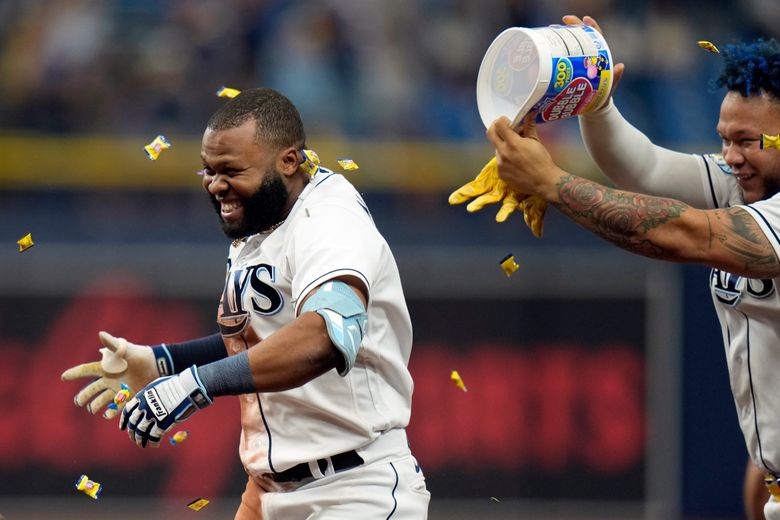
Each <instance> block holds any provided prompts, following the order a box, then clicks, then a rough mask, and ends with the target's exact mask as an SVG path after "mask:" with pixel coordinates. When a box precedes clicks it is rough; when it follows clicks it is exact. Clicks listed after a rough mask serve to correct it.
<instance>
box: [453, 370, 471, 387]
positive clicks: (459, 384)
mask: <svg viewBox="0 0 780 520" xmlns="http://www.w3.org/2000/svg"><path fill="white" fill-rule="evenodd" d="M450 379H452V382H453V383H455V386H457V387H458V388H460V389H461V390H463V391H464V392H468V390H467V389H466V384H465V383H464V382H463V379H461V377H460V374H458V371H457V370H453V371H452V374H450Z"/></svg>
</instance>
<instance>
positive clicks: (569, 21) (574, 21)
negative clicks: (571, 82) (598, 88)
mask: <svg viewBox="0 0 780 520" xmlns="http://www.w3.org/2000/svg"><path fill="white" fill-rule="evenodd" d="M563 23H564V24H566V25H587V26H588V27H593V28H594V29H596V30H597V31H598V32H599V33H600V34H601V35H604V31H602V30H601V26H600V25H599V24H598V22H597V21H596V20H595V19H594V18H593V17H592V16H587V15H586V16H583V17H582V18H580V17H579V16H575V15H573V14H567V15H564V16H563ZM625 69H626V66H625V64H623V63H614V64H612V88H611V89H610V90H609V97H610V98H611V97H612V95H613V94H614V93H615V89H616V88H617V86H618V82H619V81H620V78H622V77H623V72H624V71H625ZM583 116H584V117H587V114H583Z"/></svg>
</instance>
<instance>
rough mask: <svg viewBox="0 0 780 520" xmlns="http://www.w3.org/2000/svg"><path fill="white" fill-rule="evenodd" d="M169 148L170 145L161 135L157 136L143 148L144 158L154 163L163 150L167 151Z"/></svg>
mask: <svg viewBox="0 0 780 520" xmlns="http://www.w3.org/2000/svg"><path fill="white" fill-rule="evenodd" d="M170 147H171V143H169V142H168V140H167V139H166V138H165V136H163V135H158V136H157V137H155V138H154V141H152V142H151V143H149V144H147V145H146V146H144V151H145V152H146V156H147V157H149V159H151V160H152V161H156V160H157V158H158V157H160V154H161V153H162V151H163V150H167V149H168V148H170Z"/></svg>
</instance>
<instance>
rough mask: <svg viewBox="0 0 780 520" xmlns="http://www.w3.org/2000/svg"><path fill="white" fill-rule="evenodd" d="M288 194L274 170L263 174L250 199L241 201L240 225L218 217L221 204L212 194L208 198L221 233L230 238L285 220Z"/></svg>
mask: <svg viewBox="0 0 780 520" xmlns="http://www.w3.org/2000/svg"><path fill="white" fill-rule="evenodd" d="M289 198H290V192H289V190H288V189H287V186H285V185H284V181H283V180H282V175H281V174H280V173H279V172H277V171H276V170H274V169H270V170H268V171H267V172H266V175H265V179H263V183H262V184H261V185H260V187H259V188H257V191H256V192H255V193H254V194H253V195H252V196H251V197H249V198H247V199H244V200H243V201H242V202H243V204H244V216H243V218H242V219H241V221H240V222H227V221H225V219H223V218H222V216H221V211H220V203H219V201H218V200H217V199H216V198H215V197H214V196H213V195H211V196H210V197H209V199H210V200H211V204H212V205H213V206H214V209H216V210H217V215H218V216H219V222H220V225H221V226H222V231H224V232H225V234H226V235H227V236H228V237H229V238H232V239H234V240H235V239H238V238H244V237H248V236H249V235H254V234H256V233H261V232H263V231H266V230H268V229H270V228H271V227H272V226H274V225H275V224H278V223H280V222H281V221H282V220H284V210H285V207H286V206H287V200H288V199H289Z"/></svg>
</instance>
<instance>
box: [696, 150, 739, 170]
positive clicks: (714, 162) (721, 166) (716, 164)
mask: <svg viewBox="0 0 780 520" xmlns="http://www.w3.org/2000/svg"><path fill="white" fill-rule="evenodd" d="M701 157H702V159H704V161H705V162H706V163H708V164H709V165H711V166H712V168H710V170H711V171H713V172H714V171H718V170H720V171H721V172H722V173H724V174H726V175H731V174H732V172H731V166H729V165H728V164H727V163H726V159H724V158H723V154H722V153H709V154H704V155H702V156H701ZM715 168H718V170H715Z"/></svg>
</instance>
